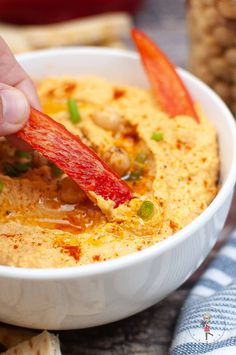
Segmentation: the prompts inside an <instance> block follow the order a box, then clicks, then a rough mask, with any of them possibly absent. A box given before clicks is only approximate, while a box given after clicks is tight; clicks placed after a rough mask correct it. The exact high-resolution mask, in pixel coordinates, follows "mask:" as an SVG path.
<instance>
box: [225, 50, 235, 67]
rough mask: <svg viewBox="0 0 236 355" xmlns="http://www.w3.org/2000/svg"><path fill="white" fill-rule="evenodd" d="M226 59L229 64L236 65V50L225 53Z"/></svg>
mask: <svg viewBox="0 0 236 355" xmlns="http://www.w3.org/2000/svg"><path fill="white" fill-rule="evenodd" d="M225 58H226V60H227V62H228V63H229V64H232V65H236V48H230V49H228V50H227V51H226V53H225Z"/></svg>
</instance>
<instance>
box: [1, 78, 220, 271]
mask: <svg viewBox="0 0 236 355" xmlns="http://www.w3.org/2000/svg"><path fill="white" fill-rule="evenodd" d="M38 92H39V95H40V98H41V102H42V106H43V110H44V112H46V113H47V114H49V115H50V116H51V117H52V118H53V119H55V120H56V121H58V122H60V123H62V124H63V125H65V127H66V128H67V129H68V130H70V131H71V132H73V133H74V134H76V135H78V136H80V138H81V139H82V141H83V142H84V143H86V144H87V145H88V146H90V147H91V148H92V149H94V150H95V151H96V152H97V154H98V155H99V156H100V157H102V159H104V160H105V161H106V162H107V163H108V164H109V165H110V166H111V167H112V168H113V169H114V170H115V171H116V172H117V173H118V174H119V175H120V176H121V177H122V179H124V180H126V182H127V184H129V185H130V186H131V188H132V189H133V191H134V194H135V198H134V199H133V200H131V201H130V202H129V203H127V204H124V205H121V206H119V207H118V208H116V209H113V208H112V206H109V204H107V203H106V204H104V201H102V199H99V198H97V196H94V198H93V196H91V197H92V199H93V201H96V203H93V202H92V201H91V200H90V199H88V197H87V196H85V195H84V193H83V192H82V191H81V190H80V189H79V188H78V187H77V185H76V184H75V183H74V182H73V181H72V180H70V179H69V178H68V177H66V176H65V174H63V172H61V171H59V170H58V169H57V167H55V166H54V165H53V164H51V163H50V162H49V161H47V160H46V159H44V158H43V157H42V156H40V154H38V153H37V152H30V153H25V152H19V151H17V150H16V149H15V148H13V147H11V146H10V145H8V143H7V141H6V140H5V139H4V138H2V140H1V142H0V166H1V174H0V190H1V192H0V204H1V211H0V264H1V265H10V266H18V267H34V268H46V267H65V266H74V265H83V264H88V263H95V262H98V261H104V260H109V259H113V258H116V257H119V256H122V255H126V254H129V253H133V252H137V251H139V250H142V249H144V248H147V247H148V246H151V245H153V244H155V243H157V242H159V241H161V240H163V239H165V238H168V237H171V235H172V234H173V233H175V232H176V231H178V230H180V229H181V228H183V227H184V226H186V225H187V224H188V223H190V222H191V221H192V220H193V219H194V218H196V217H197V216H198V215H199V214H200V213H201V212H202V211H203V210H204V209H205V208H206V207H207V206H208V205H209V204H210V202H211V201H212V199H213V198H214V197H215V195H216V193H217V181H218V174H219V158H218V146H217V137H216V132H215V129H214V127H213V126H212V124H211V123H210V122H209V121H208V120H207V118H206V117H205V116H204V113H203V112H202V110H201V108H200V107H197V111H198V114H199V117H200V124H198V123H196V121H194V120H193V119H192V118H191V117H187V116H178V117H176V118H174V119H173V118H170V117H168V116H167V115H166V114H165V113H163V112H161V111H160V110H159V109H158V106H157V104H156V102H155V100H154V98H153V96H152V94H151V92H149V91H147V90H143V89H140V88H135V87H129V86H121V85H116V84H112V83H110V82H108V81H106V80H104V79H101V78H94V77H91V78H80V79H75V78H67V77H65V78H63V77H62V78H49V79H45V80H43V81H42V82H41V83H39V85H38ZM68 98H73V99H74V100H76V102H77V105H78V108H79V114H80V120H79V122H76V123H75V122H72V120H71V118H70V113H69V111H68V106H67V100H68ZM58 149H60V147H58ZM144 201H149V203H151V205H152V206H153V210H152V213H151V214H150V215H149V216H148V218H143V217H142V215H141V214H140V208H141V206H142V204H143V202H144Z"/></svg>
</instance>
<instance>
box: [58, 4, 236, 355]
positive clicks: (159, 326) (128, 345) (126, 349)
mask: <svg viewBox="0 0 236 355" xmlns="http://www.w3.org/2000/svg"><path fill="white" fill-rule="evenodd" d="M135 22H136V25H137V26H138V27H139V28H141V29H143V30H144V31H146V32H147V33H148V34H149V35H151V36H152V37H153V38H154V39H155V40H156V41H157V42H158V43H159V45H160V46H161V47H162V48H163V49H164V50H165V51H166V52H167V53H168V55H169V56H170V57H171V58H172V60H174V62H175V63H176V64H177V65H180V66H182V67H185V66H186V65H187V36H186V28H185V18H184V0H175V1H173V0H147V1H146V3H145V6H144V8H143V9H142V11H140V12H139V13H138V14H137V15H136V17H135ZM232 206H233V207H232V208H231V212H230V215H229V218H228V221H227V224H226V227H225V229H224V232H223V233H222V235H221V239H220V242H218V243H217V245H216V247H215V248H214V250H213V251H212V252H211V254H210V256H209V257H208V258H207V260H206V261H205V262H204V264H203V265H202V266H201V268H200V269H198V270H197V272H196V273H195V274H194V275H193V276H192V277H191V278H190V279H189V280H188V281H187V282H186V283H185V284H184V285H182V287H180V288H179V289H178V290H176V291H175V292H173V293H172V294H171V295H170V296H169V297H167V298H166V299H165V300H163V301H162V302H160V303H159V304H156V305H155V306H153V307H151V308H149V309H147V310H146V311H143V312H141V313H139V314H137V315H135V316H132V317H130V318H127V319H125V320H122V321H119V322H116V323H113V324H109V325H106V326H102V327H96V328H90V329H85V330H75V331H64V332H60V333H59V336H60V340H61V345H62V353H63V355H131V354H140V355H141V354H142V355H166V354H168V349H169V346H170V343H171V340H172V337H173V331H174V327H175V323H176V320H177V317H178V314H179V310H180V307H181V305H182V304H183V302H184V300H185V298H186V296H187V294H188V292H189V290H190V289H191V288H192V286H193V285H194V284H195V283H196V281H197V279H198V278H199V276H200V275H201V273H202V272H203V271H204V269H205V268H206V266H207V264H208V263H209V262H210V260H211V259H212V258H213V256H214V255H215V253H216V251H217V250H218V249H219V247H220V246H221V244H222V242H223V240H224V239H225V238H227V236H228V235H229V231H230V230H231V229H232V228H233V227H234V226H235V222H234V220H235V218H234V216H235V213H236V197H235V199H234V203H233V205H232Z"/></svg>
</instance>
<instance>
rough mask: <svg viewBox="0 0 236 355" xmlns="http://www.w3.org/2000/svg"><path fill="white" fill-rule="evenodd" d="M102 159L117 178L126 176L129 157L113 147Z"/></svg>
mask: <svg viewBox="0 0 236 355" xmlns="http://www.w3.org/2000/svg"><path fill="white" fill-rule="evenodd" d="M103 159H104V160H105V161H106V162H107V164H108V165H109V166H110V167H111V168H112V169H113V170H114V171H115V172H116V173H117V174H118V175H119V176H123V175H125V174H127V172H128V170H129V168H130V160H129V156H128V154H127V153H126V152H125V151H124V150H122V149H120V148H116V147H114V148H112V149H111V150H110V151H107V152H106V153H105V154H104V156H103Z"/></svg>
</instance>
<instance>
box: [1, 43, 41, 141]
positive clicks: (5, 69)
mask: <svg viewBox="0 0 236 355" xmlns="http://www.w3.org/2000/svg"><path fill="white" fill-rule="evenodd" d="M30 105H31V106H33V107H35V108H37V109H40V103H39V99H38V96H37V93H36V90H35V87H34V84H33V82H32V80H31V79H30V78H29V77H28V75H27V74H26V73H25V71H24V70H23V69H22V68H21V66H20V65H19V64H18V62H17V61H16V59H15V57H14V56H13V54H12V53H11V51H10V49H9V48H8V46H7V45H6V43H5V42H4V40H3V39H2V38H1V37H0V136H9V138H10V140H11V141H12V142H13V143H16V144H17V143H18V142H17V138H16V137H15V136H13V137H11V135H12V134H14V133H16V132H17V131H19V130H20V129H21V128H22V127H23V126H24V125H25V123H26V121H27V120H28V118H29V111H30ZM22 144H23V143H22Z"/></svg>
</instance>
